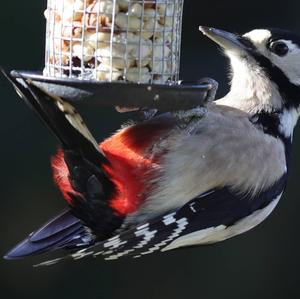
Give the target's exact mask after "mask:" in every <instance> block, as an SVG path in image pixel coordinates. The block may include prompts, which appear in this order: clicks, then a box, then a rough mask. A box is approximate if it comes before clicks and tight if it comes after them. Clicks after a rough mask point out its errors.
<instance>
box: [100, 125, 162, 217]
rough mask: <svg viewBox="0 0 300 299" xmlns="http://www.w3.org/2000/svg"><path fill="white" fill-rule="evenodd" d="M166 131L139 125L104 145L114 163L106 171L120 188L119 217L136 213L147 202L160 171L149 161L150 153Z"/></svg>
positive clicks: (114, 205) (116, 205)
mask: <svg viewBox="0 0 300 299" xmlns="http://www.w3.org/2000/svg"><path fill="white" fill-rule="evenodd" d="M165 129H166V128H162V127H161V126H158V125H157V126H153V124H151V125H138V126H134V127H129V128H126V129H124V130H122V131H120V132H119V133H117V134H115V135H114V136H112V137H111V138H109V139H107V140H105V141H104V142H102V143H101V145H100V148H101V149H102V151H103V152H104V154H105V155H106V158H107V159H108V160H109V162H110V165H105V166H104V169H105V170H106V172H107V173H108V174H109V176H110V179H111V180H112V181H113V182H114V184H115V186H116V188H117V192H116V195H115V197H114V198H113V199H112V200H111V207H112V208H113V209H114V210H116V211H117V212H118V213H120V214H122V215H126V214H129V213H133V212H135V211H136V210H137V209H138V207H139V206H140V205H141V203H142V202H143V201H144V199H145V198H144V197H145V193H146V192H147V191H149V189H148V188H149V187H148V186H149V185H150V184H149V185H148V186H147V183H149V180H151V177H152V174H153V172H152V171H153V170H155V169H158V165H157V164H156V163H155V162H154V161H153V160H151V159H150V158H148V157H147V149H148V148H149V147H150V146H151V145H152V144H153V142H154V141H155V140H156V138H158V136H159V135H160V134H161V132H162V130H165ZM145 189H148V190H145Z"/></svg>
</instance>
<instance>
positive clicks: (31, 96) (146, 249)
mask: <svg viewBox="0 0 300 299" xmlns="http://www.w3.org/2000/svg"><path fill="white" fill-rule="evenodd" d="M200 29H201V31H202V32H203V33H204V34H205V35H207V36H208V37H210V38H211V39H212V40H214V41H215V42H216V43H217V44H219V45H220V46H221V47H222V48H223V49H224V51H225V53H226V55H227V56H228V57H229V58H230V61H231V66H232V84H231V90H230V92H229V93H228V95H226V96H225V97H224V98H222V99H220V100H217V101H216V102H213V103H208V104H207V107H205V108H199V109H194V110H190V111H183V112H178V113H172V114H165V115H160V116H156V117H154V118H152V119H150V120H146V121H144V122H142V123H139V124H135V125H131V126H129V127H126V128H123V129H122V130H121V131H119V132H117V133H116V134H115V135H113V136H112V137H111V138H110V139H108V140H106V141H104V142H103V143H101V145H100V149H98V148H97V146H95V141H94V139H93V137H92V136H91V135H90V133H88V130H87V128H86V127H85V126H84V124H83V121H81V120H80V121H79V122H78V120H79V115H78V113H77V112H76V111H75V110H74V109H73V108H70V107H69V104H66V106H67V107H68V108H67V109H66V108H65V107H64V101H63V100H61V99H54V98H53V99H51V95H47V94H46V93H45V92H44V91H43V90H41V89H39V88H37V87H36V86H34V85H33V84H32V82H28V81H27V82H26V81H25V80H23V84H20V83H18V82H14V84H15V85H16V86H17V88H18V89H19V90H20V91H21V93H22V94H23V97H25V98H26V100H27V101H28V102H29V103H31V106H33V108H34V109H35V110H36V111H37V112H38V113H39V114H42V117H43V119H44V120H45V121H46V123H47V124H48V126H49V127H50V128H53V123H52V122H53V120H54V119H55V120H56V123H55V126H56V127H55V130H56V129H57V131H58V132H59V134H57V132H56V131H55V130H54V131H55V132H54V133H56V135H58V137H59V139H60V140H61V141H62V145H63V151H64V154H63V155H61V156H60V158H59V159H60V160H61V161H60V164H59V165H58V166H57V165H56V167H57V168H58V171H60V174H61V177H60V181H58V182H57V183H58V185H59V188H60V189H61V190H62V192H63V193H64V196H65V198H66V199H67V201H68V203H69V206H70V211H67V212H65V213H63V214H62V215H60V216H59V217H57V218H55V219H54V220H52V221H51V222H50V223H48V224H47V225H46V226H44V227H43V228H42V229H40V230H39V231H38V232H37V233H33V234H31V235H30V236H29V237H28V238H27V239H26V240H25V241H23V242H22V243H21V244H20V245H18V246H17V247H15V248H14V249H13V250H12V251H11V252H10V253H8V255H7V256H6V257H7V258H10V259H12V258H19V257H23V256H27V255H31V254H36V253H41V252H45V251H50V250H55V249H58V248H64V249H67V250H69V251H70V256H71V257H73V258H74V259H79V258H83V257H86V256H98V255H102V256H103V257H104V258H105V259H109V260H110V259H116V258H121V257H126V256H131V257H141V256H143V255H146V254H150V253H153V252H158V251H167V250H171V249H175V248H179V247H185V246H193V245H201V244H208V243H214V242H218V241H222V240H225V239H227V238H230V237H233V236H235V235H238V234H241V233H243V232H245V231H247V230H249V229H251V228H253V227H255V226H256V225H258V224H259V223H261V222H262V221H263V220H264V219H265V218H266V217H267V216H268V215H269V214H270V213H271V212H272V210H273V209H274V208H275V206H276V205H277V203H278V201H279V199H280V197H281V195H282V193H283V192H284V189H285V186H286V181H287V175H288V168H289V163H290V151H291V144H292V137H293V130H294V127H295V125H296V122H297V120H298V116H299V105H300V87H299V86H300V62H299V61H300V38H299V37H298V36H297V35H295V34H292V33H290V32H287V31H283V30H276V29H264V30H254V31H251V32H249V33H247V34H245V35H243V36H238V35H234V34H231V33H228V32H225V31H221V30H217V29H213V28H207V27H201V28H200ZM41 98H47V100H46V101H45V100H42V99H41ZM45 103H46V104H45ZM51 107H52V108H51ZM53 107H54V108H53ZM57 108H58V109H57ZM47 115H51V117H48V116H47ZM57 115H63V116H64V117H63V118H62V117H61V116H59V117H58V116H57ZM74 119H75V120H76V121H74ZM78 124H80V125H79V127H78ZM52 131H53V129H52ZM66 132H68V133H67V134H66ZM78 133H79V134H78ZM69 138H71V139H72V140H73V138H75V141H74V140H73V141H72V142H70V141H69V140H68V139H69ZM81 141H84V142H83V143H81ZM86 142H88V143H90V144H92V145H93V146H92V147H88V146H86ZM74 144H75V146H74ZM81 144H83V145H84V146H81ZM78 161H81V162H80V163H79V162H78ZM99 161H100V162H99ZM56 171H57V169H56ZM120 174H121V177H120ZM61 181H63V184H60V183H61ZM107 186H109V187H107ZM94 209H95V210H94ZM99 215H100V216H101V215H102V216H103V217H100V216H99ZM59 260H60V259H58V260H55V261H51V262H47V263H45V264H52V263H55V262H57V261H59Z"/></svg>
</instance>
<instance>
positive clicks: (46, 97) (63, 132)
mask: <svg viewBox="0 0 300 299" xmlns="http://www.w3.org/2000/svg"><path fill="white" fill-rule="evenodd" d="M1 71H2V73H3V74H4V75H5V77H6V78H7V79H8V80H9V81H10V82H11V84H12V85H13V87H14V88H15V90H16V92H17V93H18V95H19V96H20V97H21V98H22V99H23V100H24V101H25V102H26V104H27V105H28V106H29V107H30V108H31V109H32V110H33V111H34V112H36V113H37V115H38V116H39V117H40V118H41V119H42V120H43V122H44V123H45V124H46V126H47V127H48V128H49V129H50V130H51V131H52V133H53V134H54V135H55V136H56V137H57V138H58V140H59V141H60V142H61V144H62V146H63V147H64V149H66V150H68V149H71V150H73V151H76V152H78V153H82V154H84V156H85V157H86V158H88V157H89V156H90V155H91V159H96V160H98V161H99V162H100V164H101V163H102V162H106V159H105V157H104V156H103V154H102V153H101V152H100V150H99V147H98V144H97V142H96V141H95V139H94V138H93V136H92V134H91V133H90V131H89V130H88V128H87V127H86V125H85V123H84V121H83V119H82V118H81V116H80V115H79V113H78V112H77V111H76V109H75V108H74V107H73V106H72V105H71V104H69V103H68V102H66V101H64V100H63V99H61V98H59V97H56V96H54V95H52V94H49V93H47V92H46V91H45V90H43V89H42V88H40V87H38V86H36V85H35V84H34V82H32V81H31V80H29V79H27V80H26V79H24V78H22V77H20V78H18V79H15V78H13V77H12V76H10V75H9V74H8V73H6V72H5V71H4V70H1Z"/></svg>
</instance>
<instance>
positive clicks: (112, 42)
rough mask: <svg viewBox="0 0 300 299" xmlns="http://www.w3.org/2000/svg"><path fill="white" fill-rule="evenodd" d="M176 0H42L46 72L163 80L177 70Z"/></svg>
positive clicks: (173, 74)
mask: <svg viewBox="0 0 300 299" xmlns="http://www.w3.org/2000/svg"><path fill="white" fill-rule="evenodd" d="M180 2H181V1H180V0H173V2H171V1H170V0H149V1H132V0H116V1H113V0H48V9H47V10H46V11H45V17H46V18H47V22H48V36H47V38H48V45H47V51H48V67H46V68H45V74H46V75H51V76H70V77H74V76H75V77H81V78H82V79H96V80H100V81H115V80H126V81H131V82H141V83H148V82H154V83H155V82H157V83H165V82H167V81H169V80H174V79H175V76H176V72H177V71H178V67H177V65H178V63H179V62H178V59H179V57H178V56H179V49H178V48H179V46H180V41H179V38H180V37H179V34H180V32H179V30H180V26H179V22H180V9H181V8H180V7H179V4H180Z"/></svg>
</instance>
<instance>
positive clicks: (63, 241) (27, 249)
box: [4, 210, 94, 260]
mask: <svg viewBox="0 0 300 299" xmlns="http://www.w3.org/2000/svg"><path fill="white" fill-rule="evenodd" d="M93 244H94V239H93V236H92V235H91V234H90V233H89V231H88V230H87V229H86V228H85V227H84V226H83V224H82V223H81V221H80V220H79V219H78V218H76V217H75V216H73V214H72V213H71V211H69V210H68V211H65V212H63V213H61V214H59V215H58V216H56V217H55V218H53V219H51V220H50V221H49V222H48V223H47V224H45V225H44V226H43V227H42V228H40V229H39V230H37V231H36V232H33V233H31V234H30V235H29V236H28V237H27V238H26V239H25V240H24V241H22V242H20V243H19V244H18V245H17V246H15V247H14V248H13V249H12V250H10V251H9V252H8V253H7V254H6V255H5V257H4V258H5V259H8V260H12V259H18V258H22V257H26V256H30V255H35V254H41V253H43V252H48V251H53V250H56V249H59V248H67V249H70V250H72V249H76V250H79V249H80V248H84V247H87V246H90V245H93Z"/></svg>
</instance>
